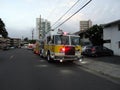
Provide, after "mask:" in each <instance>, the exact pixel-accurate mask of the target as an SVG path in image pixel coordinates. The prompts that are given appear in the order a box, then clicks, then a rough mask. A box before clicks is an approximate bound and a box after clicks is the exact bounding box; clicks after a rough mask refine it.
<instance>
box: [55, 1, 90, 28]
mask: <svg viewBox="0 0 120 90" xmlns="http://www.w3.org/2000/svg"><path fill="white" fill-rule="evenodd" d="M91 1H92V0H90V1H88V2H87V3H86V4H84V5H83V6H82V7H81V8H80V9H78V10H77V11H76V12H75V13H74V14H72V15H71V16H70V17H68V18H67V19H66V20H64V21H63V22H62V23H61V24H60V25H58V26H57V27H55V28H54V29H57V28H58V27H60V26H61V25H63V24H64V23H65V22H67V21H68V20H69V19H70V18H72V17H73V16H74V15H76V14H77V13H78V12H79V11H80V10H82V9H83V8H84V7H85V6H87V5H88V4H89V3H90V2H91Z"/></svg>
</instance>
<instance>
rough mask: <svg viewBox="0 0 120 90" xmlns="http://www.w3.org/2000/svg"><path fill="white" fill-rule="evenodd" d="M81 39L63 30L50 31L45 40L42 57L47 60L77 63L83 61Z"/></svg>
mask: <svg viewBox="0 0 120 90" xmlns="http://www.w3.org/2000/svg"><path fill="white" fill-rule="evenodd" d="M81 50H82V49H81V45H80V37H79V36H78V35H72V34H68V33H66V32H63V31H62V30H58V32H55V31H50V32H49V33H48V34H46V36H45V38H44V48H43V50H42V56H43V57H45V58H47V60H48V61H49V62H50V61H53V60H59V61H60V62H63V61H75V60H80V61H81V60H82V56H81Z"/></svg>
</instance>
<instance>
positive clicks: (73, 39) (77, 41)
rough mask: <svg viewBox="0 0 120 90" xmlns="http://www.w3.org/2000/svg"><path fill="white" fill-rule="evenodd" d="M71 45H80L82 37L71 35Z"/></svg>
mask: <svg viewBox="0 0 120 90" xmlns="http://www.w3.org/2000/svg"><path fill="white" fill-rule="evenodd" d="M71 45H80V37H75V36H71Z"/></svg>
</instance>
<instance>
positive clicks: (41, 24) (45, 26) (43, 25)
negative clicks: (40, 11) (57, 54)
mask: <svg viewBox="0 0 120 90" xmlns="http://www.w3.org/2000/svg"><path fill="white" fill-rule="evenodd" d="M36 30H37V35H38V39H40V38H44V36H45V34H46V33H47V32H49V31H50V30H51V23H50V22H49V21H48V20H46V19H43V18H41V17H40V18H36Z"/></svg>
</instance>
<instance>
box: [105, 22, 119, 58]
mask: <svg viewBox="0 0 120 90" xmlns="http://www.w3.org/2000/svg"><path fill="white" fill-rule="evenodd" d="M103 26H104V29H103V39H104V40H105V43H104V46H105V47H107V48H109V49H111V50H113V51H114V55H119V56H120V20H117V21H114V22H110V23H107V24H104V25H103Z"/></svg>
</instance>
